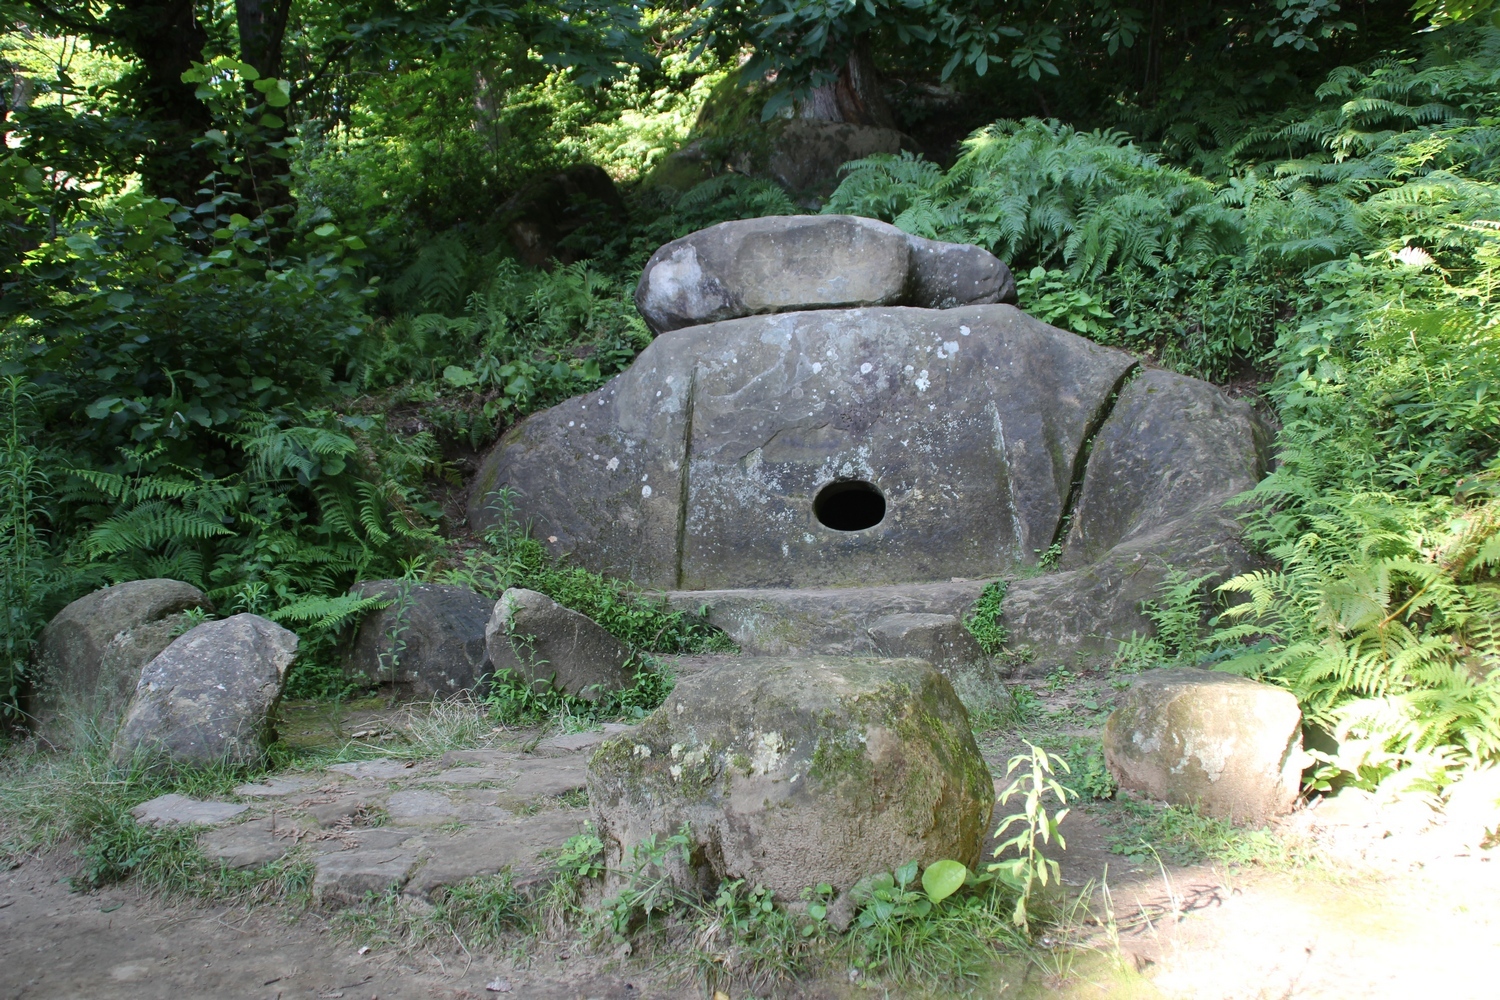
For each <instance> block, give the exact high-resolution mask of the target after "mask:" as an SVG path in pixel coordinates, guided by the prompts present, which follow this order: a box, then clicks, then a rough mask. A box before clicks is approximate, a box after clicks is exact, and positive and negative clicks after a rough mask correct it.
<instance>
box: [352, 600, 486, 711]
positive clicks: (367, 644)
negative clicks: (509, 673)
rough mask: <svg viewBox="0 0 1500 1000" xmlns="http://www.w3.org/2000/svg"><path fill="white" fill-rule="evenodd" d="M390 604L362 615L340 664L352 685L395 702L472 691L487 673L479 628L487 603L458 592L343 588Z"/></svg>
mask: <svg viewBox="0 0 1500 1000" xmlns="http://www.w3.org/2000/svg"><path fill="white" fill-rule="evenodd" d="M349 593H350V594H353V595H355V596H357V597H380V598H385V599H388V600H389V601H390V602H391V603H390V604H389V605H387V606H386V607H384V608H381V609H380V610H378V611H373V612H371V613H370V614H368V615H366V616H365V618H364V620H363V621H361V622H360V624H359V628H358V630H357V631H356V632H355V634H354V642H353V643H352V644H351V645H350V647H349V651H348V653H347V654H346V656H345V659H344V674H345V676H347V677H348V678H349V679H350V680H351V681H352V682H353V683H355V684H358V685H361V686H364V687H373V686H376V685H382V686H391V687H394V688H395V690H396V691H397V692H398V693H399V694H400V695H402V696H403V697H410V698H440V697H443V696H447V695H453V694H457V693H458V692H460V691H473V690H475V689H477V688H478V687H479V685H480V684H481V683H482V682H483V680H484V678H485V676H486V675H487V674H488V673H489V672H490V666H489V655H488V654H487V653H486V651H485V637H484V629H485V626H486V625H487V624H488V623H489V620H490V612H491V610H492V609H493V608H494V602H492V601H490V600H488V599H487V598H484V597H481V596H480V595H478V594H476V593H474V592H473V591H472V590H465V589H463V588H462V587H445V586H441V585H438V584H431V583H409V582H407V581H404V580H370V581H366V582H364V583H356V584H355V585H354V586H353V587H352V588H350V590H349Z"/></svg>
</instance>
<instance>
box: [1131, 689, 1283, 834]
mask: <svg viewBox="0 0 1500 1000" xmlns="http://www.w3.org/2000/svg"><path fill="white" fill-rule="evenodd" d="M1104 759H1105V763H1106V764H1107V765H1108V766H1109V771H1110V774H1112V775H1114V777H1115V780H1116V781H1118V782H1119V784H1120V787H1121V788H1125V789H1129V790H1131V791H1136V792H1142V793H1144V794H1146V795H1149V796H1150V797H1151V798H1153V799H1159V800H1162V801H1166V802H1170V803H1172V804H1173V805H1179V806H1196V807H1198V808H1199V809H1201V810H1202V811H1203V812H1204V813H1205V814H1206V815H1209V816H1216V817H1219V818H1221V819H1228V820H1232V821H1234V822H1236V823H1248V824H1253V825H1260V824H1263V823H1265V822H1266V821H1268V820H1270V819H1272V818H1273V817H1275V816H1279V815H1281V814H1282V813H1285V812H1288V811H1289V810H1290V809H1291V807H1292V804H1293V803H1294V802H1295V801H1296V799H1297V790H1298V787H1299V786H1300V783H1301V777H1302V765H1303V755H1302V712H1301V710H1300V709H1299V708H1298V707H1297V699H1296V698H1294V697H1293V696H1292V694H1291V692H1289V691H1284V690H1282V689H1281V688H1275V687H1271V686H1270V685H1269V684H1260V683H1257V682H1255V681H1251V680H1247V679H1246V678H1243V677H1236V676H1234V675H1233V674H1224V673H1217V672H1214V671H1211V670H1196V669H1178V668H1173V669H1162V670H1151V671H1147V672H1146V673H1144V674H1141V675H1140V676H1139V677H1138V678H1136V680H1135V682H1134V683H1133V684H1132V685H1131V686H1130V689H1129V690H1128V691H1126V692H1125V694H1124V695H1123V696H1122V697H1121V699H1120V701H1119V704H1118V707H1117V708H1116V709H1115V710H1114V712H1112V713H1111V714H1110V717H1109V720H1108V722H1106V723H1105V726H1104Z"/></svg>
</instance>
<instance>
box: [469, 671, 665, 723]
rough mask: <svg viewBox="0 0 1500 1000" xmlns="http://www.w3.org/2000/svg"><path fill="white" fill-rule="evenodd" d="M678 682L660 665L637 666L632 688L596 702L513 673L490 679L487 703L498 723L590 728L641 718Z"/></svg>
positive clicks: (609, 693)
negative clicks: (563, 722) (550, 722)
mask: <svg viewBox="0 0 1500 1000" xmlns="http://www.w3.org/2000/svg"><path fill="white" fill-rule="evenodd" d="M674 683H675V679H674V678H673V677H672V675H671V673H670V672H669V671H667V670H666V669H665V667H663V666H662V665H660V664H657V663H652V662H647V663H642V664H639V665H638V666H637V667H636V670H635V674H634V676H633V681H632V683H631V686H630V687H628V688H624V689H623V690H620V691H610V692H607V693H604V694H603V695H602V696H601V697H599V698H598V699H596V700H594V701H589V700H587V699H584V698H581V697H575V696H573V695H570V694H568V693H567V692H565V691H561V690H559V689H557V688H554V687H552V686H551V685H550V684H548V683H547V682H545V681H537V682H535V683H527V682H526V680H525V679H523V678H521V677H519V676H517V674H516V673H515V671H513V670H505V671H500V672H498V673H496V674H494V675H493V676H492V677H491V678H490V683H489V690H488V692H487V693H486V694H485V704H486V705H487V706H488V707H489V710H490V714H491V715H493V716H494V718H495V721H497V722H500V723H503V724H504V725H508V726H524V725H534V724H536V723H538V722H541V721H544V720H548V719H559V720H567V721H568V722H569V723H570V724H574V725H589V724H592V723H594V722H598V721H601V720H605V719H619V718H626V719H640V718H644V717H645V715H646V714H647V713H649V712H651V711H653V710H655V709H656V708H657V707H659V706H660V705H661V703H662V702H664V701H666V700H667V695H669V694H671V693H672V687H673V685H674Z"/></svg>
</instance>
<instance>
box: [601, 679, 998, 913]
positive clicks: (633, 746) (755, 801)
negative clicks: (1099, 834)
mask: <svg viewBox="0 0 1500 1000" xmlns="http://www.w3.org/2000/svg"><path fill="white" fill-rule="evenodd" d="M588 789H589V802H590V804H591V806H592V808H593V810H594V815H595V822H596V825H597V828H598V831H599V836H600V838H601V839H602V840H603V841H604V843H605V851H606V857H607V859H608V861H609V863H610V864H611V865H612V866H620V865H622V864H624V863H625V862H626V861H627V860H628V859H629V857H630V856H631V850H632V849H633V847H634V846H635V845H636V844H638V843H640V842H641V841H642V840H644V839H645V838H647V837H649V836H651V835H653V834H655V835H657V836H659V837H661V838H663V839H664V838H665V837H667V836H669V835H671V834H673V833H676V832H677V830H678V829H679V828H680V827H681V826H682V824H683V823H687V824H688V825H689V827H690V830H691V834H692V837H693V842H694V849H693V852H692V860H691V862H690V863H689V864H687V865H685V866H683V865H679V866H678V867H677V868H675V869H674V871H673V877H674V878H675V879H677V880H678V881H679V882H680V883H682V884H697V885H700V886H703V887H709V886H712V885H713V884H716V883H717V882H718V881H720V880H723V879H738V878H743V879H745V880H746V882H747V883H749V884H752V885H754V884H759V885H764V886H766V887H768V888H770V889H772V890H773V891H775V893H776V894H777V896H779V897H780V898H782V899H784V900H786V899H796V898H797V897H798V894H799V892H800V891H801V890H802V888H803V887H805V886H811V885H817V884H818V883H821V882H827V883H829V884H830V885H832V886H833V887H834V888H835V889H836V890H846V889H848V888H850V887H851V886H853V885H854V883H856V882H857V881H859V880H860V879H861V878H864V877H865V876H868V875H872V874H875V873H877V872H880V871H887V870H890V869H893V868H895V867H897V866H899V865H902V864H904V863H906V862H907V861H911V860H913V859H916V860H918V861H919V862H921V863H923V864H930V863H931V862H934V861H938V860H940V859H943V858H954V859H957V860H959V861H962V862H964V863H965V864H968V865H971V866H972V865H974V864H975V863H976V862H977V861H978V855H979V847H980V842H981V840H982V838H983V837H984V834H985V832H986V829H985V824H986V823H987V822H988V820H989V815H990V806H991V802H992V800H993V798H994V789H993V785H992V783H991V779H990V774H989V770H988V769H987V768H986V766H985V763H984V760H983V758H982V757H981V756H980V754H979V749H978V747H977V746H975V744H974V737H973V734H972V733H971V732H970V730H969V718H968V714H967V712H965V711H964V708H963V705H962V704H960V702H959V700H958V697H957V696H956V695H955V694H954V693H953V688H952V686H951V685H950V684H949V683H948V681H947V679H946V678H944V677H943V675H942V674H940V673H939V672H938V671H937V670H935V669H934V668H933V667H932V666H931V665H929V664H927V663H923V662H920V661H917V660H876V659H839V658H832V657H828V658H812V659H784V660H779V659H738V660H731V661H727V662H725V663H722V664H719V665H717V666H715V667H712V668H710V669H707V670H705V671H703V672H702V673H700V674H697V675H695V676H693V677H690V678H686V679H684V680H682V681H680V682H679V683H678V685H677V688H676V689H675V690H674V691H673V692H672V694H671V695H670V696H669V697H668V699H667V701H666V702H665V703H664V704H663V705H662V707H661V708H659V709H658V710H657V711H656V712H654V713H653V714H652V715H651V716H649V717H648V718H647V719H646V720H645V721H644V722H643V723H641V724H640V725H639V726H637V727H636V728H635V730H634V731H633V732H631V733H630V734H628V735H624V736H621V737H617V738H616V739H613V740H610V741H608V742H606V743H605V744H604V745H603V746H601V747H600V749H599V750H598V751H597V752H596V753H595V755H594V757H593V760H592V761H591V762H590V764H589V775H588Z"/></svg>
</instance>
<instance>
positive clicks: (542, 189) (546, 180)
mask: <svg viewBox="0 0 1500 1000" xmlns="http://www.w3.org/2000/svg"><path fill="white" fill-rule="evenodd" d="M499 214H500V217H501V218H502V219H506V220H508V222H507V226H508V228H509V230H510V241H511V245H512V246H514V247H515V249H516V256H518V257H520V258H521V260H522V262H523V263H525V264H527V265H528V266H530V267H544V266H546V265H547V264H548V263H550V262H551V261H553V260H556V261H559V262H561V263H563V264H571V263H573V262H574V261H575V260H579V259H581V257H582V256H584V255H582V254H579V253H577V252H575V251H573V250H571V249H570V248H568V247H565V246H563V245H562V244H563V241H564V240H566V239H567V238H568V237H569V236H570V235H572V234H573V233H575V232H577V231H578V230H579V229H581V228H583V227H584V226H586V225H588V224H589V223H591V222H592V223H595V224H596V225H600V226H602V227H608V226H609V224H610V223H616V224H619V223H623V222H624V220H625V217H626V209H625V202H624V201H623V200H621V198H620V192H619V191H618V190H617V189H616V188H615V182H614V181H613V180H611V179H610V176H609V174H607V173H605V172H604V170H603V169H602V168H600V167H597V166H595V165H594V164H592V163H579V164H575V165H574V166H571V167H568V168H567V169H566V170H561V171H559V172H558V173H555V174H551V175H548V176H546V177H543V178H540V179H539V180H536V181H533V182H532V183H530V184H528V185H527V186H526V187H525V188H523V189H522V190H521V191H519V192H517V193H516V194H515V195H512V196H511V197H510V198H509V199H508V200H507V201H506V202H505V204H503V205H501V206H500V212H499Z"/></svg>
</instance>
